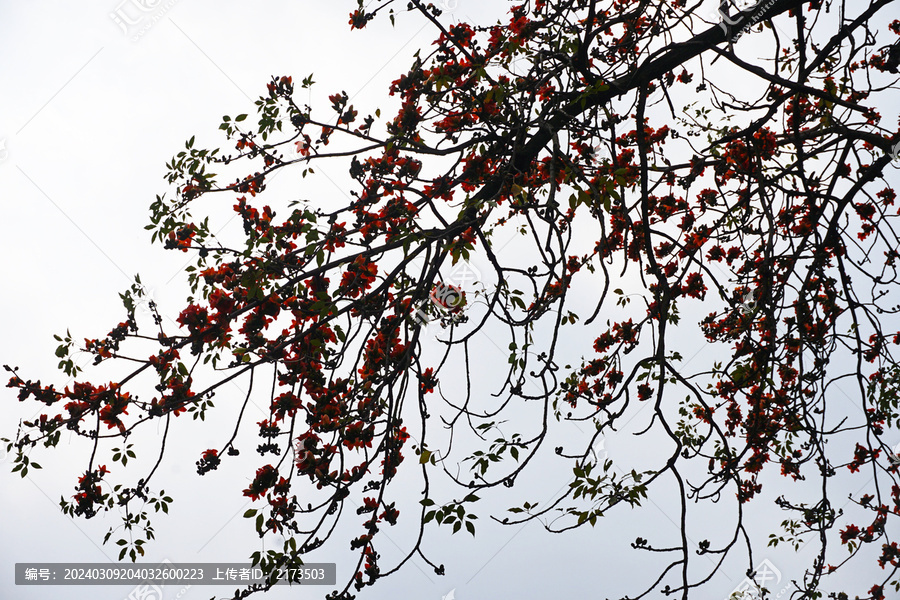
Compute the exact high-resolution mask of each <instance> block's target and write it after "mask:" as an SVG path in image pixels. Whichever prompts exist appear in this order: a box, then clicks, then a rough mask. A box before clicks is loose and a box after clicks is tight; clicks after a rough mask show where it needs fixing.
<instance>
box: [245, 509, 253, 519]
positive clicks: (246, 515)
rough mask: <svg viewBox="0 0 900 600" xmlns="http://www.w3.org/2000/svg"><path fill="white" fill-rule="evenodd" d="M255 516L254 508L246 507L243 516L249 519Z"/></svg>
mask: <svg viewBox="0 0 900 600" xmlns="http://www.w3.org/2000/svg"><path fill="white" fill-rule="evenodd" d="M255 516H256V509H255V508H248V509H247V512H245V513H244V518H245V519H249V518H250V517H255Z"/></svg>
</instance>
